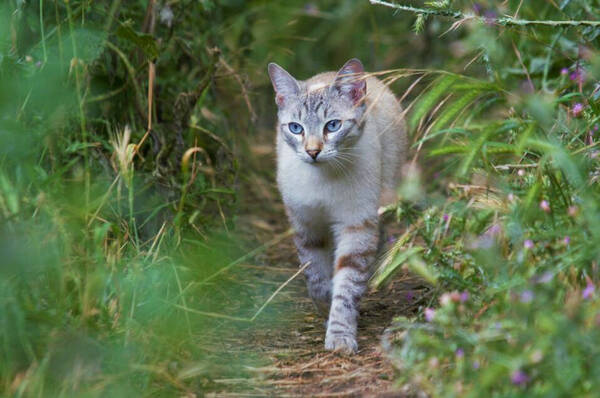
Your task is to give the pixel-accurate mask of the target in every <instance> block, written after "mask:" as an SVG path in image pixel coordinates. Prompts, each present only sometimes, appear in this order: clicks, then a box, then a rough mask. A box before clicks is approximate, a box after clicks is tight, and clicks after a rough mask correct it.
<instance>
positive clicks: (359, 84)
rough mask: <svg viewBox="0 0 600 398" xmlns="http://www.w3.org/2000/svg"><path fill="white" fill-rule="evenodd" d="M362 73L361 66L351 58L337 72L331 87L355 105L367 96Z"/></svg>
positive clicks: (365, 83)
mask: <svg viewBox="0 0 600 398" xmlns="http://www.w3.org/2000/svg"><path fill="white" fill-rule="evenodd" d="M364 73H365V69H364V68H363V64H362V63H361V62H360V61H359V60H358V59H357V58H352V59H351V60H350V61H348V62H346V63H345V64H344V66H342V68H341V69H340V70H339V71H338V73H337V75H336V77H335V81H334V83H333V87H335V88H336V89H338V90H339V91H340V92H341V93H342V94H343V95H347V96H349V97H350V99H351V100H352V102H353V103H354V104H355V105H356V104H358V103H359V102H360V101H362V99H363V98H364V97H365V95H366V94H367V81H366V80H365V76H364Z"/></svg>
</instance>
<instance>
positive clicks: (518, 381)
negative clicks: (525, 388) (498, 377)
mask: <svg viewBox="0 0 600 398" xmlns="http://www.w3.org/2000/svg"><path fill="white" fill-rule="evenodd" d="M510 381H511V382H512V383H513V384H514V385H517V386H522V385H525V384H527V382H528V381H529V376H527V373H525V372H523V371H522V370H515V371H514V372H513V373H512V375H511V376H510Z"/></svg>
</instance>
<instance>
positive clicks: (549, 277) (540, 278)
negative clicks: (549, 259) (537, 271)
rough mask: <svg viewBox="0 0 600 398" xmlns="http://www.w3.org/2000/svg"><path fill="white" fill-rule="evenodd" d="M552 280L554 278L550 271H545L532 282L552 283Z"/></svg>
mask: <svg viewBox="0 0 600 398" xmlns="http://www.w3.org/2000/svg"><path fill="white" fill-rule="evenodd" d="M553 278H554V274H553V273H552V272H550V271H546V272H544V273H543V274H542V275H540V276H537V277H536V278H535V279H534V281H535V282H536V283H548V282H550V281H552V279H553Z"/></svg>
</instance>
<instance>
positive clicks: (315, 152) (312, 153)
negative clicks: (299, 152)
mask: <svg viewBox="0 0 600 398" xmlns="http://www.w3.org/2000/svg"><path fill="white" fill-rule="evenodd" d="M306 153H308V154H309V155H310V157H311V158H313V159H316V158H317V155H318V154H319V153H321V150H320V149H307V150H306Z"/></svg>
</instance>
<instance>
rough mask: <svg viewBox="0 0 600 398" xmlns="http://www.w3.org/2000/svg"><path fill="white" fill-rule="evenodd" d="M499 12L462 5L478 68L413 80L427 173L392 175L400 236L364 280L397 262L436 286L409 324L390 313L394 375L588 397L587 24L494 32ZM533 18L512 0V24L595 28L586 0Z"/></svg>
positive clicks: (591, 193)
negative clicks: (481, 18)
mask: <svg viewBox="0 0 600 398" xmlns="http://www.w3.org/2000/svg"><path fill="white" fill-rule="evenodd" d="M448 3H450V2H448ZM512 3H515V5H516V4H517V3H518V2H509V4H508V5H506V4H505V5H504V7H505V8H504V9H502V10H501V11H499V10H497V9H494V8H492V7H493V5H492V4H489V5H486V6H485V7H486V8H487V10H485V9H484V10H482V9H481V7H482V5H478V7H480V9H479V10H475V12H478V13H485V15H489V18H490V20H489V21H488V23H480V22H477V23H469V22H465V26H464V27H463V28H465V29H467V30H468V33H467V35H466V36H465V38H464V39H463V41H462V44H463V45H464V47H465V49H469V48H473V50H476V51H478V52H479V54H476V55H475V56H476V57H477V58H478V61H480V62H481V63H482V64H484V66H485V69H486V71H487V73H485V74H483V75H481V76H475V77H473V76H471V77H468V76H465V75H464V74H454V73H447V72H429V74H428V76H427V77H426V78H425V80H427V79H428V82H429V84H428V85H427V87H426V88H425V89H424V90H423V92H422V93H421V94H420V96H419V97H417V98H416V99H415V101H414V102H412V103H411V108H410V112H409V115H410V116H409V119H408V121H409V126H410V128H411V129H412V131H413V133H414V135H413V138H414V145H413V148H414V149H415V151H416V155H415V160H417V162H416V164H419V163H422V164H427V166H423V169H424V170H422V171H419V169H418V168H417V167H413V168H412V169H409V170H408V171H407V179H406V180H405V182H404V185H403V188H402V189H401V193H402V194H403V198H404V201H403V203H402V204H400V205H398V206H397V207H396V208H393V209H390V211H395V213H396V214H397V216H398V220H399V222H401V223H405V224H406V225H407V231H406V233H405V234H404V235H403V236H401V237H400V238H399V239H398V240H397V242H396V246H395V247H394V249H393V250H392V252H390V253H389V254H388V257H387V258H386V259H385V261H384V262H383V264H382V266H381V268H380V269H379V272H378V274H377V275H376V277H375V279H373V283H374V284H375V285H378V284H380V283H384V282H385V280H387V279H388V278H390V276H391V275H393V274H394V272H395V271H396V270H398V269H400V268H408V269H410V270H412V271H413V272H416V273H419V274H421V275H422V276H423V277H424V278H425V279H426V280H428V281H429V282H430V283H432V284H434V285H435V286H436V287H437V292H438V298H439V300H438V301H437V302H432V303H430V305H429V306H424V307H423V308H422V317H421V318H419V319H408V318H405V317H399V318H397V319H396V321H395V322H394V324H393V325H392V327H391V328H390V329H389V330H388V334H387V335H386V337H385V339H386V344H387V348H388V350H389V351H390V357H391V358H392V360H393V361H394V362H395V364H396V366H397V367H398V368H399V370H400V372H399V375H400V377H399V382H402V383H409V384H411V385H413V386H414V387H415V388H416V389H417V390H421V391H425V392H427V393H429V394H431V395H433V396H461V397H464V396H470V397H481V396H511V397H514V396H544V397H551V396H556V397H559V396H578V397H580V396H589V397H591V396H595V395H596V394H597V391H598V390H599V389H600V385H599V384H598V383H599V382H598V381H599V380H600V378H599V377H598V376H599V375H600V361H599V359H598V357H599V354H600V346H598V344H597V342H598V339H599V338H600V301H599V300H598V291H597V287H598V283H599V280H600V275H599V274H598V258H599V255H600V251H599V247H598V243H597V242H598V241H599V238H600V235H599V234H600V229H599V223H598V221H599V220H600V208H599V203H600V202H599V199H598V198H599V197H600V196H599V195H600V190H599V187H598V170H599V165H600V164H599V160H598V154H599V152H598V134H599V128H600V86H599V83H598V78H599V77H600V75H599V74H598V71H599V70H600V54H598V52H597V51H596V48H597V44H598V39H597V37H598V35H599V34H600V29H598V28H593V29H589V28H584V29H548V28H541V27H536V28H521V29H513V28H509V29H505V28H503V27H501V26H499V25H496V24H495V23H494V21H493V19H492V18H494V15H499V14H501V13H504V14H510V15H513V13H514V10H515V9H513V8H510V7H509V6H512V5H513V4H512ZM570 3H577V4H579V5H580V6H581V7H582V9H575V8H574V7H575V4H570ZM583 4H585V7H584V6H583ZM448 5H449V4H447V5H446V6H448ZM583 8H585V11H583ZM545 10H546V11H545V12H544V13H541V14H540V13H539V12H536V11H537V10H536V8H535V6H534V5H533V4H527V3H523V4H522V7H521V8H520V11H519V12H520V14H519V15H520V17H521V18H523V19H528V20H534V19H535V20H539V19H542V20H544V19H548V20H565V19H590V20H597V18H598V13H599V11H600V9H598V8H597V7H594V6H592V5H591V3H589V2H564V3H562V5H561V8H560V9H557V8H555V7H550V6H549V7H546V8H545ZM468 11H470V12H473V10H472V9H471V10H468ZM482 15H483V14H482ZM492 40H493V41H494V42H493V43H492ZM432 180H433V181H435V182H434V184H435V185H437V186H438V187H439V189H432V187H430V186H429V187H428V186H427V184H425V181H432Z"/></svg>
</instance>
